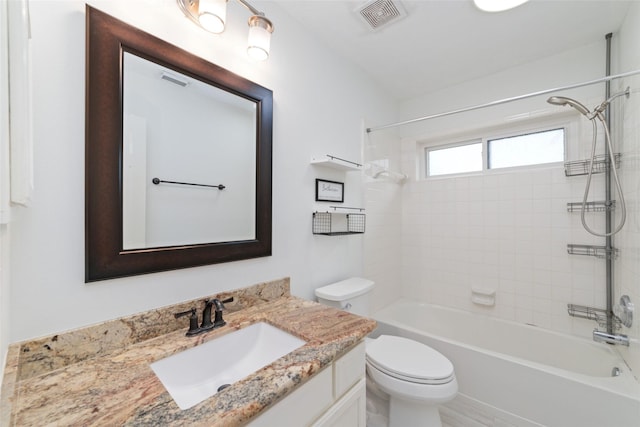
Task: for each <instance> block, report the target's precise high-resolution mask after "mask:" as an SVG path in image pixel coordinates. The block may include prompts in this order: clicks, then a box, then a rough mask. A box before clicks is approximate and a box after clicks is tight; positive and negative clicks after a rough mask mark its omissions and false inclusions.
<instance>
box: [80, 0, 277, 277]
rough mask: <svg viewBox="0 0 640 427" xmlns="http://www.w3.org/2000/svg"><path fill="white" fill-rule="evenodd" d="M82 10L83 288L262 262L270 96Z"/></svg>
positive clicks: (266, 250)
mask: <svg viewBox="0 0 640 427" xmlns="http://www.w3.org/2000/svg"><path fill="white" fill-rule="evenodd" d="M86 10H87V45H86V46H87V71H86V72H87V89H86V91H87V92H86V142H85V144H86V147H85V149H86V156H85V180H86V182H85V201H86V204H85V281H86V282H91V281H96V280H104V279H110V278H115V277H123V276H131V275H135V274H145V273H151V272H157V271H164V270H172V269H177V268H186V267H195V266H199V265H206V264H214V263H221V262H229V261H237V260H242V259H248V258H256V257H263V256H269V255H271V215H272V213H271V200H272V198H271V167H272V163H271V156H272V129H273V93H272V92H271V91H270V90H269V89H267V88H265V87H262V86H260V85H258V84H256V83H254V82H251V81H249V80H247V79H244V78H242V77H240V76H238V75H236V74H233V73H231V72H230V71H228V70H225V69H223V68H221V67H219V66H217V65H215V64H212V63H210V62H207V61H205V60H204V59H202V58H199V57H197V56H195V55H193V54H191V53H189V52H187V51H185V50H182V49H180V48H178V47H176V46H173V45H171V44H169V43H167V42H165V41H163V40H161V39H158V38H156V37H154V36H152V35H150V34H147V33H145V32H143V31H141V30H139V29H137V28H135V27H132V26H130V25H128V24H125V23H123V22H121V21H119V20H117V19H115V18H113V17H111V16H109V15H107V14H105V13H103V12H101V11H99V10H97V9H94V8H92V7H90V6H87V9H86Z"/></svg>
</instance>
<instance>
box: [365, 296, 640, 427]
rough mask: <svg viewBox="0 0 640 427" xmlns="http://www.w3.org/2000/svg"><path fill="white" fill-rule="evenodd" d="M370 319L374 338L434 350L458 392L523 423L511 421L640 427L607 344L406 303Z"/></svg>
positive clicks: (633, 387) (561, 426)
mask: <svg viewBox="0 0 640 427" xmlns="http://www.w3.org/2000/svg"><path fill="white" fill-rule="evenodd" d="M373 317H374V318H375V319H376V320H377V321H378V329H377V330H376V331H375V332H374V334H373V335H374V336H375V335H378V334H394V335H400V336H404V337H407V338H411V339H414V340H417V341H420V342H423V343H425V344H427V345H429V346H430V347H432V348H435V349H436V350H438V351H439V352H441V353H442V354H444V355H445V356H446V357H448V358H449V360H451V362H452V363H453V365H454V367H455V371H456V375H457V378H458V384H459V390H460V395H461V396H463V397H465V398H467V399H470V400H471V401H474V402H477V403H478V404H480V405H487V407H488V408H490V407H493V408H497V410H498V411H500V412H503V413H506V414H509V415H510V416H512V417H513V419H515V420H521V422H517V423H515V424H516V425H536V424H539V425H543V426H557V427H572V426H576V427H577V426H579V427H591V426H593V427H638V426H640V384H639V383H638V382H637V381H636V380H635V378H634V376H633V374H632V373H631V371H630V370H629V368H628V367H627V365H626V364H625V362H624V360H623V359H622V358H621V357H620V356H619V354H618V352H617V350H616V349H615V348H614V347H612V346H610V345H607V344H602V343H596V342H594V341H591V340H586V339H581V338H576V337H572V336H568V335H563V334H559V333H555V332H552V331H548V330H545V329H541V328H537V327H535V326H529V325H524V324H518V323H515V322H508V321H502V320H499V319H495V318H491V317H489V316H484V315H476V314H472V313H469V312H465V311H461V310H455V309H450V308H446V307H440V306H434V305H429V304H424V303H418V302H414V301H409V300H399V301H397V302H394V303H393V304H391V305H389V306H387V307H386V308H384V309H383V310H380V311H378V312H377V313H375V315H374V316H373ZM614 367H617V368H619V369H620V371H621V374H620V375H619V376H617V377H612V376H611V371H612V369H613V368H614Z"/></svg>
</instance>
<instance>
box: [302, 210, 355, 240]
mask: <svg viewBox="0 0 640 427" xmlns="http://www.w3.org/2000/svg"><path fill="white" fill-rule="evenodd" d="M335 215H336V213H333V212H314V213H313V220H312V223H311V228H312V230H311V231H312V232H313V234H322V235H325V236H345V235H348V234H363V233H364V231H365V226H366V216H365V214H363V213H348V214H342V216H344V217H346V227H345V225H344V224H341V221H333V220H334V218H335ZM338 215H340V214H338ZM345 228H346V229H345Z"/></svg>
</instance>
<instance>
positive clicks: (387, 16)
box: [356, 0, 407, 30]
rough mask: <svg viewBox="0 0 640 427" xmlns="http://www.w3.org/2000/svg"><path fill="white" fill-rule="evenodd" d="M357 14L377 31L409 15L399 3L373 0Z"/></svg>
mask: <svg viewBox="0 0 640 427" xmlns="http://www.w3.org/2000/svg"><path fill="white" fill-rule="evenodd" d="M356 12H357V13H358V15H360V17H361V18H362V19H364V21H365V22H366V23H367V24H368V26H369V27H370V28H371V29H372V30H377V29H379V28H381V27H383V26H385V25H389V24H390V23H392V22H395V21H397V20H399V19H401V18H403V17H404V16H405V15H406V14H407V13H406V12H405V10H404V8H403V7H402V5H401V4H400V3H399V2H398V1H395V2H394V1H391V0H371V1H368V2H366V3H365V4H363V5H362V6H360V7H358V8H357V9H356Z"/></svg>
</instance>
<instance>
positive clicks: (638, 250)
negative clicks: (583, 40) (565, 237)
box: [611, 2, 640, 378]
mask: <svg viewBox="0 0 640 427" xmlns="http://www.w3.org/2000/svg"><path fill="white" fill-rule="evenodd" d="M620 40H621V42H622V46H621V51H622V55H620V57H621V60H620V66H619V68H620V70H619V71H620V72H627V71H630V70H638V69H640V3H637V2H634V3H633V4H632V6H631V7H630V9H629V13H628V15H627V19H626V20H625V23H624V25H623V29H622V31H621V32H620ZM627 86H628V87H630V89H631V95H630V96H629V98H628V99H625V98H623V99H624V101H623V103H621V104H623V106H624V108H619V109H617V110H616V113H617V114H615V115H614V116H613V117H612V118H613V126H614V128H615V129H616V133H615V136H616V137H617V138H619V139H620V141H622V145H621V152H622V156H623V157H622V158H623V162H622V164H621V170H620V180H621V181H622V186H623V189H624V195H625V198H626V202H627V209H628V215H627V224H626V225H625V228H624V230H623V232H622V233H620V235H619V236H616V237H615V240H614V244H615V246H616V247H618V248H619V249H620V257H619V260H618V262H616V264H615V268H614V272H615V276H614V277H615V280H614V283H615V287H614V288H615V298H614V300H615V301H614V302H617V299H618V298H619V297H620V295H625V294H626V295H629V297H630V298H631V301H632V302H634V303H635V306H636V307H640V199H639V197H640V75H635V76H633V77H630V78H626V79H624V80H623V81H620V82H616V84H613V85H612V88H611V90H612V93H615V92H617V91H618V90H622V89H624V88H626V87H627ZM637 317H638V316H637V309H636V319H635V320H634V324H633V325H632V327H631V328H630V329H624V330H623V332H624V333H626V334H628V335H630V336H631V337H633V338H635V339H636V340H638V339H640V322H639V321H638V319H637ZM638 347H639V345H638V343H637V341H636V343H635V344H632V345H631V347H629V348H621V351H622V353H623V356H624V357H625V360H626V361H627V363H628V364H629V365H630V366H631V368H632V369H633V371H634V372H635V373H636V377H638V378H640V348H638Z"/></svg>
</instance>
